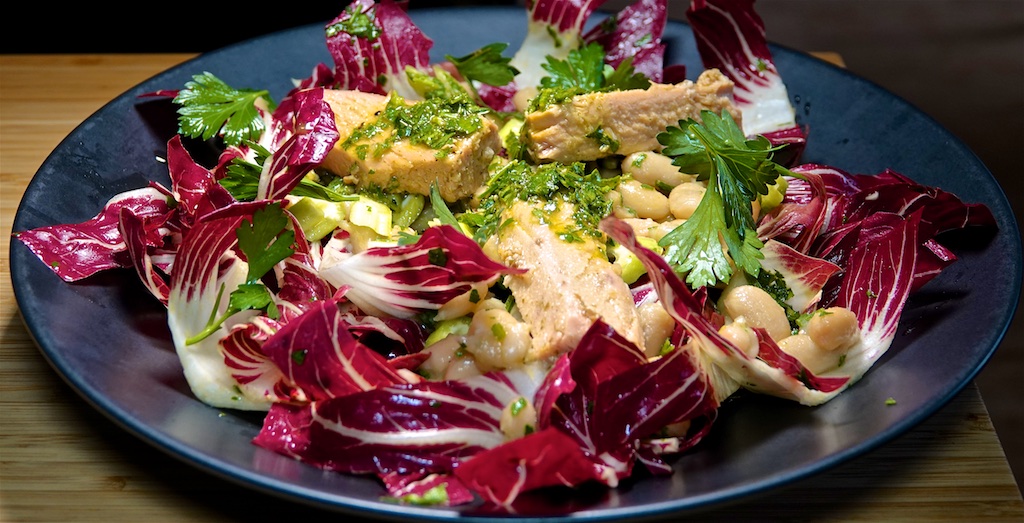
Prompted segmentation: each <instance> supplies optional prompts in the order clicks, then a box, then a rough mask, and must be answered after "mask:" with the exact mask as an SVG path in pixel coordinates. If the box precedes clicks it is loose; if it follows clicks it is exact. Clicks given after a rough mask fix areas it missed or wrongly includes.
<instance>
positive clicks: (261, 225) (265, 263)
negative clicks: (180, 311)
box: [185, 202, 295, 345]
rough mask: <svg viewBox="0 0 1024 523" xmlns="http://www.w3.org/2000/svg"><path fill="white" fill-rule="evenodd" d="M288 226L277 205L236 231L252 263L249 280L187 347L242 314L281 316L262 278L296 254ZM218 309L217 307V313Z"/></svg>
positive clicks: (286, 217) (264, 209)
mask: <svg viewBox="0 0 1024 523" xmlns="http://www.w3.org/2000/svg"><path fill="white" fill-rule="evenodd" d="M288 223H289V219H288V216H287V215H285V213H284V211H283V210H282V209H281V204H280V203H277V202H275V203H272V204H270V205H267V206H266V207H264V208H262V209H260V210H258V211H256V212H254V213H253V215H252V220H251V221H250V220H243V221H242V224H241V225H240V226H239V227H238V228H237V229H235V234H236V235H237V237H238V248H239V249H240V250H241V251H242V254H243V255H244V256H245V259H246V260H247V261H248V263H249V270H248V272H247V273H246V281H245V283H243V284H241V285H239V286H238V288H237V289H235V290H234V291H232V292H231V294H230V296H229V297H228V307H227V310H225V311H224V313H223V314H222V315H221V316H220V317H219V318H217V317H211V318H210V322H209V323H208V324H207V325H206V327H205V328H204V329H203V330H202V331H200V332H199V333H198V334H196V335H194V336H192V337H190V338H188V339H187V340H185V344H186V345H191V344H193V343H198V342H200V341H202V340H204V339H206V338H207V337H208V336H210V335H211V334H213V333H214V332H216V331H217V329H218V328H220V326H221V324H223V323H224V321H225V320H227V319H228V318H230V317H231V316H232V315H234V314H235V313H238V312H241V311H245V310H262V311H265V312H266V313H267V316H269V317H270V318H274V319H276V318H277V317H278V314H279V311H278V309H277V305H276V304H275V303H274V296H273V294H271V292H270V289H268V288H267V287H266V285H264V284H263V282H262V279H263V276H264V275H266V274H267V273H268V272H270V270H271V269H273V268H274V265H277V264H278V263H280V262H281V261H282V260H284V259H286V258H288V257H289V256H291V255H292V254H294V253H295V247H294V245H295V231H293V230H291V229H288ZM223 292H224V288H223V287H221V289H220V293H219V294H218V295H217V303H218V304H219V303H220V299H221V297H222V295H223ZM216 310H217V307H216V306H215V307H214V311H216Z"/></svg>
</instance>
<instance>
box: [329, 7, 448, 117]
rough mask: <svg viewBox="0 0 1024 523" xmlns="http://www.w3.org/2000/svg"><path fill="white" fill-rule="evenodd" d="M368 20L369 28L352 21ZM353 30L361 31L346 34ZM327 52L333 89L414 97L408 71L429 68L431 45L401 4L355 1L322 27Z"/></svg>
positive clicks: (416, 96)
mask: <svg viewBox="0 0 1024 523" xmlns="http://www.w3.org/2000/svg"><path fill="white" fill-rule="evenodd" d="M353 19H362V20H368V21H369V24H370V27H366V26H365V25H363V24H355V23H353ZM354 27H360V28H361V30H360V31H357V32H355V33H353V32H349V31H350V30H351V29H350V28H354ZM326 31H327V49H328V51H330V53H331V57H332V58H333V59H334V80H335V82H336V85H335V86H334V87H335V88H338V89H349V90H354V91H364V92H368V93H377V94H387V93H388V92H389V91H397V92H398V94H400V95H401V96H403V97H404V98H407V99H415V98H418V95H417V94H416V91H415V90H414V89H413V88H412V86H411V85H410V84H409V81H408V78H407V77H406V75H405V70H406V68H407V67H412V68H414V69H419V70H423V71H426V70H428V69H429V68H430V48H431V47H433V45H434V42H433V41H432V40H431V39H430V38H428V37H427V36H426V35H425V34H423V32H422V31H421V30H420V29H419V28H418V27H416V24H415V23H414V22H413V21H412V19H411V18H409V15H408V13H406V11H405V8H404V4H400V3H398V2H395V1H394V0H381V1H380V2H374V1H373V0H355V1H354V2H352V3H351V4H349V6H348V7H347V8H345V10H344V11H343V12H342V13H341V14H340V15H338V17H337V18H335V19H334V20H333V21H331V23H329V24H328V25H327V27H326Z"/></svg>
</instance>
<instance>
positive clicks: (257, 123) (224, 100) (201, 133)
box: [174, 72, 273, 145]
mask: <svg viewBox="0 0 1024 523" xmlns="http://www.w3.org/2000/svg"><path fill="white" fill-rule="evenodd" d="M269 94H270V93H269V92H268V91H266V90H254V89H235V88H233V87H231V86H229V85H228V84H226V83H224V81H223V80H221V79H220V78H217V77H216V76H214V75H213V74H212V73H209V72H204V73H203V74H197V75H195V76H193V77H192V81H191V82H187V83H186V84H185V88H184V89H182V90H181V91H180V92H178V95H177V96H175V97H174V103H176V104H178V114H179V118H178V123H179V126H180V130H179V132H180V133H181V134H182V135H183V136H188V137H190V138H202V139H203V140H209V139H210V138H213V137H214V136H221V137H222V138H223V140H224V143H225V144H227V145H238V144H240V143H241V142H242V141H243V140H255V139H256V138H258V137H259V135H260V134H261V133H262V132H263V130H264V129H265V124H264V122H263V118H262V117H261V116H260V109H259V106H258V105H257V104H256V101H257V100H260V99H264V100H267V101H268V102H270V105H271V106H270V107H268V109H270V110H273V107H272V101H269V99H268V97H269Z"/></svg>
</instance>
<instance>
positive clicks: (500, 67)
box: [445, 42, 519, 87]
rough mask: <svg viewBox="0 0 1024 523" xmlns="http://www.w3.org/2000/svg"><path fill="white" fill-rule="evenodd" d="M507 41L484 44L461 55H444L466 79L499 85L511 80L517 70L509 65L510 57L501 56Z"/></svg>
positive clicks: (517, 72)
mask: <svg viewBox="0 0 1024 523" xmlns="http://www.w3.org/2000/svg"><path fill="white" fill-rule="evenodd" d="M506 47H508V44H507V43H501V42H496V43H493V44H489V45H485V46H483V47H481V48H480V49H477V50H476V51H473V52H472V53H469V54H467V55H465V56H461V57H453V56H451V55H445V59H447V60H448V61H449V62H451V63H452V64H453V65H454V66H455V68H456V69H458V71H459V73H461V74H462V76H463V77H465V78H466V79H467V80H476V81H478V82H481V83H485V84H487V85H493V86H496V87H501V86H503V85H506V84H508V83H509V82H511V81H512V79H513V78H515V76H516V75H517V74H519V70H518V69H516V68H515V67H512V66H511V65H509V62H510V61H512V58H508V57H504V56H501V52H502V51H504V50H505V48H506Z"/></svg>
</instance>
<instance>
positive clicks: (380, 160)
mask: <svg viewBox="0 0 1024 523" xmlns="http://www.w3.org/2000/svg"><path fill="white" fill-rule="evenodd" d="M324 100H326V101H327V103H328V104H330V106H331V109H332V110H333V111H334V119H335V122H336V124H337V126H338V132H339V133H340V135H341V140H339V141H338V143H337V144H336V145H335V146H334V149H333V150H331V152H330V153H329V154H328V155H327V159H326V160H325V161H324V163H323V167H324V168H325V169H327V170H328V171H330V172H332V173H334V174H336V175H338V176H343V177H344V179H345V182H346V183H350V184H352V185H356V186H359V187H367V186H372V185H376V186H380V187H385V188H387V189H388V190H390V191H392V192H409V193H416V194H423V195H429V194H430V186H431V184H433V183H434V182H435V181H436V182H437V185H438V189H439V191H440V193H441V196H442V197H443V198H444V199H445V200H447V201H456V200H459V199H461V198H464V197H466V196H469V195H471V194H473V192H474V191H475V190H476V189H477V188H478V187H480V185H481V184H482V183H483V182H484V180H485V179H486V178H487V166H488V164H489V163H490V162H491V160H492V159H493V158H494V155H495V154H496V153H497V152H498V151H499V150H500V148H501V140H500V138H499V137H498V128H497V126H496V125H495V124H494V122H493V121H491V120H489V119H487V118H485V117H483V116H480V117H479V118H480V123H481V126H480V129H479V130H478V131H476V132H474V133H472V134H469V135H467V136H456V137H454V138H453V141H452V144H451V145H450V146H449V147H446V149H445V150H442V151H439V150H436V149H433V148H431V147H429V146H426V145H423V144H418V143H412V142H411V141H409V140H407V139H401V140H396V141H395V142H394V143H393V144H391V145H390V146H389V147H388V148H387V149H386V150H385V151H384V152H383V153H382V154H380V155H379V156H377V155H375V154H373V153H372V152H368V151H370V150H372V148H373V145H374V144H377V143H382V142H384V141H385V140H387V139H388V138H389V137H390V135H391V132H390V131H385V132H382V133H379V134H377V135H375V136H373V137H372V138H369V139H368V140H363V141H361V142H360V145H362V150H360V149H359V148H357V147H356V146H354V145H352V144H347V143H346V139H347V138H348V137H349V136H351V135H352V133H353V132H355V131H356V130H357V129H360V128H361V127H362V126H365V125H369V124H372V123H373V122H374V121H375V120H376V119H377V118H378V117H379V115H380V114H381V113H382V112H383V111H384V109H385V107H386V106H387V103H388V97H386V96H384V95H379V94H373V93H364V92H360V91H345V90H332V89H327V90H325V91H324Z"/></svg>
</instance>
